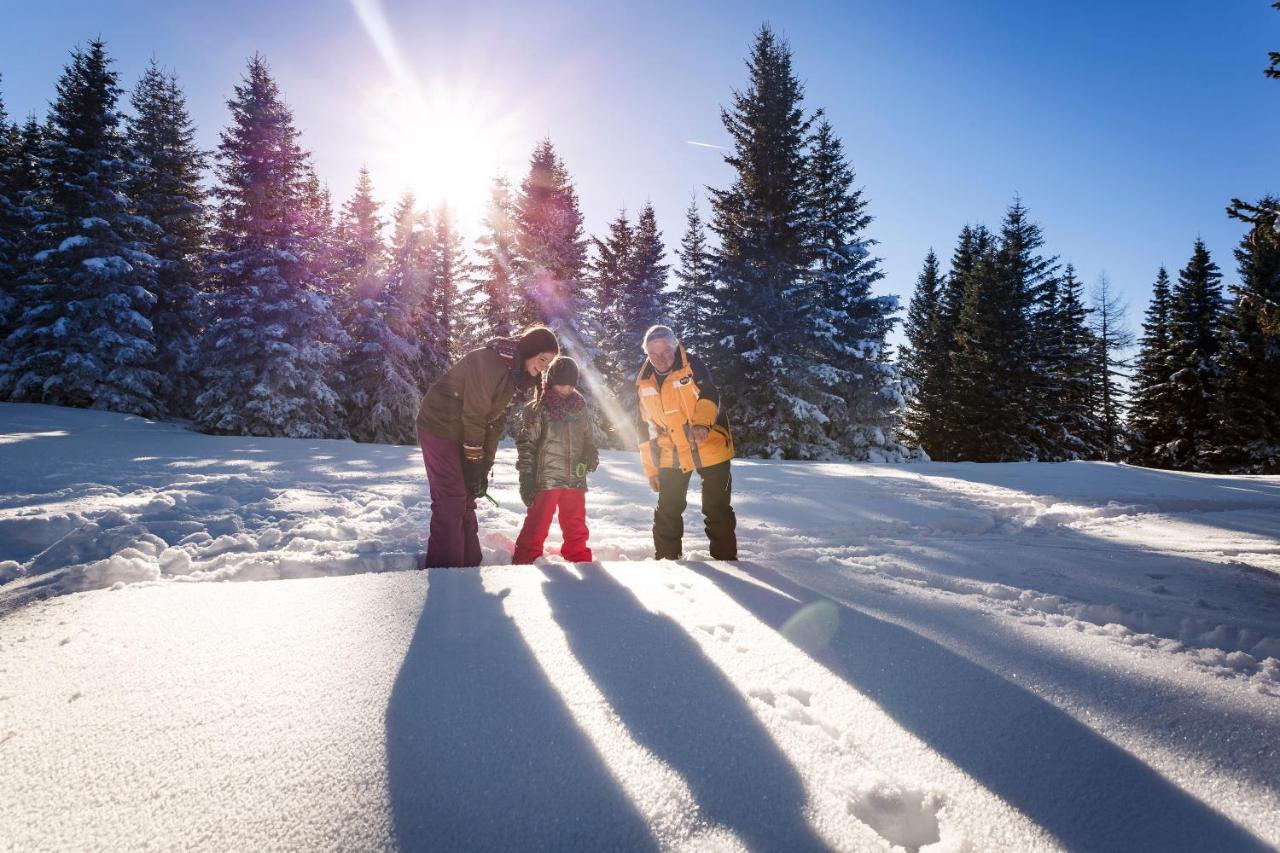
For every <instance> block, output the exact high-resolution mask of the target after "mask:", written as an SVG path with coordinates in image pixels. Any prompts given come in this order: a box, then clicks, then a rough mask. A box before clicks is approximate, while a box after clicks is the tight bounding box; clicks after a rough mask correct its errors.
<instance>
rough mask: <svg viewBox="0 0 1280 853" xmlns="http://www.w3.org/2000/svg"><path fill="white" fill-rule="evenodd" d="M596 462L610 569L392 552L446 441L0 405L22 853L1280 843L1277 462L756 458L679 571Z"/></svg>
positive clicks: (16, 827)
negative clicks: (713, 539)
mask: <svg viewBox="0 0 1280 853" xmlns="http://www.w3.org/2000/svg"><path fill="white" fill-rule="evenodd" d="M510 453H511V451H510V450H503V451H502V454H503V456H502V458H501V459H500V462H499V467H498V470H497V484H498V487H499V488H498V489H496V493H497V496H498V498H499V501H500V503H501V504H502V506H501V507H500V508H496V509H495V508H492V507H486V508H485V509H484V510H483V512H482V521H481V524H482V531H483V534H482V535H483V539H484V545H485V554H486V562H487V563H491V564H501V563H502V562H504V560H506V559H509V558H508V556H507V552H508V548H509V545H510V542H511V541H512V540H513V539H514V536H515V532H516V530H517V528H518V524H519V521H520V518H521V513H519V512H517V509H518V508H519V501H518V499H517V498H516V496H515V490H514V480H513V477H512V476H511V472H510V466H509V464H505V463H509V462H510V459H509V454H510ZM604 457H605V458H604V462H603V465H602V469H601V471H600V472H599V473H598V474H597V475H595V477H594V478H593V481H592V487H593V491H592V494H591V495H590V497H589V499H588V516H589V520H590V521H591V526H592V544H593V546H594V547H595V549H596V554H597V557H598V558H599V559H601V560H602V561H603V562H602V563H599V564H593V565H589V566H578V567H571V566H566V565H565V564H564V563H562V562H559V561H558V560H556V559H552V560H549V561H548V562H546V564H544V565H540V566H538V567H533V568H529V567H522V568H513V567H510V566H503V565H490V566H487V567H486V568H484V569H483V570H481V571H432V572H426V573H424V572H415V571H394V570H397V569H405V568H408V567H410V566H411V565H412V561H413V555H414V554H415V553H416V552H417V551H418V550H420V549H421V547H422V540H423V533H424V531H425V522H426V503H425V493H426V488H425V480H424V478H423V477H422V474H421V462H420V459H419V458H418V456H417V451H416V449H414V448H395V447H380V446H368V445H354V444H351V443H348V442H329V441H314V442H313V441H288V440H271V439H244V438H220V437H210V436H201V435H197V434H193V433H189V432H185V431H183V430H182V429H180V428H178V427H176V426H173V425H168V424H155V423H149V422H146V421H144V420H141V419H138V418H128V417H122V416H118V415H109V414H104V413H99V412H85V411H73V410H64V409H56V408H48V407H39V406H17V405H0V579H4V580H5V581H6V582H4V583H3V584H0V613H3V614H4V615H0V782H2V783H3V785H4V789H5V791H6V795H5V797H3V798H0V849H10V848H12V849H19V850H28V849H102V848H108V847H129V848H136V847H140V846H144V845H147V844H151V845H154V846H161V847H186V848H198V849H269V848H275V849H353V848H360V849H365V848H370V847H401V848H422V847H426V846H430V847H434V848H436V849H462V848H471V849H504V848H506V849H515V848H520V849H533V848H543V849H549V848H554V849H609V848H635V849H646V848H659V847H660V848H683V849H738V848H743V847H745V848H749V849H786V850H802V849H816V848H823V847H829V848H835V849H842V850H876V849H888V848H889V847H890V846H891V845H897V846H898V847H899V848H905V849H926V850H930V851H941V850H994V849H1018V850H1034V849H1056V848H1060V847H1066V848H1070V849H1091V850H1097V849H1109V850H1137V849H1152V850H1250V849H1270V848H1272V847H1274V846H1277V845H1280V820H1277V818H1276V816H1277V815H1280V781H1277V780H1280V660H1278V659H1280V478H1247V477H1233V478H1214V477H1207V476H1196V475H1184V474H1172V473H1168V472H1156V471H1147V470H1143V469H1131V468H1127V467H1124V466H1110V465H1100V464H1067V465H964V464H960V465H947V464H925V465H911V466H875V465H840V464H810V463H776V462H747V461H742V462H738V463H735V465H736V468H735V504H736V506H737V508H738V513H739V523H740V529H741V536H742V557H743V561H742V562H741V563H740V564H738V565H736V566H729V565H725V564H716V563H708V562H705V558H706V554H705V551H704V550H701V549H703V548H705V544H704V542H703V540H702V539H701V537H700V536H699V535H697V534H698V532H699V530H700V523H699V522H698V519H697V513H696V511H694V510H693V509H692V508H691V510H690V513H689V515H688V517H687V521H688V529H689V531H690V534H691V535H690V537H689V541H690V544H691V545H692V547H691V548H690V550H689V554H688V556H689V557H690V560H689V561H688V562H685V563H680V564H658V563H652V562H648V561H645V560H644V558H645V557H646V556H647V555H648V553H649V547H650V546H649V539H648V523H649V520H650V517H651V512H652V497H651V495H650V494H649V493H648V490H647V486H646V484H645V483H644V480H643V478H642V476H641V473H640V470H639V466H638V464H637V460H636V459H635V458H634V457H633V456H631V455H628V454H605V455H604ZM695 488H696V484H695ZM691 503H692V504H693V505H696V499H694V500H693V501H691ZM552 539H553V543H552V544H556V543H555V542H554V540H555V535H554V534H553V536H552ZM383 572H385V573H383ZM334 575H345V576H344V577H333V576H334ZM326 576H329V577H326ZM298 577H302V578H308V579H305V580H288V581H275V580H272V582H267V583H252V584H211V583H201V582H200V581H213V580H224V579H254V580H270V579H277V578H298ZM80 591H85V592H80ZM74 592H80V594H74V595H69V594H65V593H74Z"/></svg>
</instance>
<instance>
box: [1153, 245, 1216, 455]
mask: <svg viewBox="0 0 1280 853" xmlns="http://www.w3.org/2000/svg"><path fill="white" fill-rule="evenodd" d="M1221 282H1222V275H1221V274H1220V273H1219V272H1218V265H1217V264H1215V263H1214V262H1213V259H1212V258H1211V257H1210V255H1209V250H1208V249H1207V248H1205V245H1204V241H1202V240H1196V243H1195V248H1194V250H1193V251H1192V254H1191V260H1190V261H1188V262H1187V266H1186V267H1184V268H1183V269H1182V271H1181V272H1180V273H1179V274H1178V283H1177V284H1176V285H1175V286H1174V288H1173V293H1172V294H1171V300H1170V311H1169V338H1170V348H1169V359H1168V361H1169V369H1170V373H1169V380H1170V382H1171V383H1172V384H1173V400H1174V402H1175V405H1176V413H1177V414H1176V420H1175V428H1176V432H1175V438H1174V439H1173V441H1172V442H1170V444H1169V445H1167V446H1166V447H1165V448H1162V449H1161V451H1162V452H1161V456H1162V459H1161V460H1160V461H1161V462H1162V463H1163V464H1165V465H1167V466H1168V467H1172V468H1181V469H1196V468H1199V467H1200V466H1201V465H1202V463H1203V462H1204V459H1203V458H1202V457H1203V455H1204V454H1206V453H1207V452H1208V451H1209V450H1210V448H1211V447H1212V441H1213V430H1214V426H1215V424H1214V411H1213V409H1214V404H1213V397H1214V395H1215V394H1216V393H1217V392H1218V385H1219V380H1220V378H1221V375H1220V369H1219V367H1218V364H1217V355H1218V350H1219V348H1220V345H1221V338H1220V337H1219V323H1220V321H1221V319H1222V313H1223V298H1222V283H1221Z"/></svg>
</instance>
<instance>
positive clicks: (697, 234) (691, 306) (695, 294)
mask: <svg viewBox="0 0 1280 853" xmlns="http://www.w3.org/2000/svg"><path fill="white" fill-rule="evenodd" d="M684 223H685V227H684V236H683V237H681V238H680V248H679V249H677V250H676V257H677V258H678V259H679V261H680V262H679V264H678V265H677V266H676V268H675V270H674V272H673V274H674V275H675V278H676V281H677V282H678V284H677V286H676V289H675V291H674V292H673V293H671V295H670V300H669V301H670V308H669V310H670V313H671V319H672V322H673V323H674V328H675V330H676V334H677V335H679V336H680V340H681V341H684V342H685V344H686V345H687V346H688V348H689V349H690V350H691V351H692V352H696V353H704V352H709V351H710V350H711V349H712V343H711V330H710V318H711V312H712V311H714V310H715V304H716V276H715V266H714V264H715V259H714V258H713V257H712V255H711V251H710V249H709V247H708V245H707V230H706V226H704V225H703V223H702V217H701V216H700V215H699V213H698V200H697V198H696V197H695V198H691V199H690V200H689V208H688V210H686V211H685V215H684Z"/></svg>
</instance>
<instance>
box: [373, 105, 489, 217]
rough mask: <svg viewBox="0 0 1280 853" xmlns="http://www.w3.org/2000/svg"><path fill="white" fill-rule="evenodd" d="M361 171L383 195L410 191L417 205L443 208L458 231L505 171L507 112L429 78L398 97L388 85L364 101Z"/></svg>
mask: <svg viewBox="0 0 1280 853" xmlns="http://www.w3.org/2000/svg"><path fill="white" fill-rule="evenodd" d="M367 107H368V108H367V110H366V113H367V114H366V116H365V117H364V120H365V122H366V124H365V127H366V128H368V129H369V130H370V132H371V134H372V136H373V138H372V139H371V140H370V142H371V143H372V144H371V149H370V154H369V163H368V166H369V170H370V171H371V172H372V173H373V177H374V180H375V181H376V183H377V184H378V185H379V186H381V187H383V191H384V192H386V193H394V194H396V195H398V194H399V193H401V192H404V191H405V190H408V191H411V192H412V193H413V194H414V196H415V197H416V198H417V200H418V203H419V205H420V206H423V207H431V208H435V207H436V206H438V205H439V204H441V203H444V204H447V205H448V206H449V207H450V208H452V209H453V210H454V212H455V213H456V214H457V216H458V218H459V221H460V222H462V223H463V224H464V225H465V226H468V227H469V226H471V225H472V224H474V223H476V222H478V220H479V218H480V217H481V216H483V214H484V207H485V203H486V202H487V200H488V196H489V185H490V182H491V181H492V179H493V177H494V175H496V174H497V173H498V172H499V171H501V170H506V169H507V168H508V165H509V164H508V163H507V162H506V158H508V157H509V155H510V153H511V147H512V143H513V135H514V133H513V124H514V122H513V120H512V118H511V113H510V111H503V110H500V109H499V108H498V104H497V102H496V99H495V98H494V97H493V96H492V95H490V94H488V93H486V92H484V91H482V90H480V89H478V88H474V87H468V86H463V85H460V84H458V83H454V82H449V81H445V80H434V81H431V82H429V83H427V84H425V85H422V86H420V87H413V89H412V90H411V91H406V90H405V87H404V86H401V85H390V86H383V87H380V88H377V89H374V90H373V91H372V92H371V93H370V95H369V98H368V104H367Z"/></svg>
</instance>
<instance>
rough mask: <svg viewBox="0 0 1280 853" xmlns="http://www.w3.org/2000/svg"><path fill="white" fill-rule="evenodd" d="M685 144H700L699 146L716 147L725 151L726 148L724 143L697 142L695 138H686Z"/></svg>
mask: <svg viewBox="0 0 1280 853" xmlns="http://www.w3.org/2000/svg"><path fill="white" fill-rule="evenodd" d="M685 144H686V145H696V146H698V147H699V148H714V149H716V150H717V151H724V150H725V147H724V146H723V145H712V144H711V143H710V142H696V141H694V140H692V139H686V140H685Z"/></svg>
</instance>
